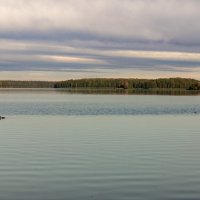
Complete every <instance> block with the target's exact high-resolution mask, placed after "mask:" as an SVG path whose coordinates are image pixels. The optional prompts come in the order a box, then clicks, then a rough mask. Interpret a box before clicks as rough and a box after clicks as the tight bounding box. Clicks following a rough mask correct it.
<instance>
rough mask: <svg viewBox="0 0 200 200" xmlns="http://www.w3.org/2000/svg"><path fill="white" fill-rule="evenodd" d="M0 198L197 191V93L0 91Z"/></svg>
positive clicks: (106, 199)
mask: <svg viewBox="0 0 200 200" xmlns="http://www.w3.org/2000/svg"><path fill="white" fill-rule="evenodd" d="M0 115H5V116H6V119H5V120H1V121H0V199H2V200H29V199H31V200H36V199H38V200H64V199H65V200H66V199H70V200H71V199H74V200H75V199H81V200H90V199H92V200H93V199H97V200H118V199H119V200H126V199H128V200H129V199H130V200H132V199H139V200H160V199H166V200H168V199H169V200H171V199H174V200H178V199H181V200H182V199H188V200H193V199H199V198H200V158H199V155H200V96H154V95H153V96H149V95H77V94H76V95H72V94H67V93H64V92H56V91H21V90H16V91H10V90H3V91H0Z"/></svg>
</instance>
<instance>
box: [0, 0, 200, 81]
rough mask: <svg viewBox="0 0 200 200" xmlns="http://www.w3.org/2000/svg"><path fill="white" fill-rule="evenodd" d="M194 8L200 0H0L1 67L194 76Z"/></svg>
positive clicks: (198, 42) (199, 15)
mask: <svg viewBox="0 0 200 200" xmlns="http://www.w3.org/2000/svg"><path fill="white" fill-rule="evenodd" d="M199 8H200V1H199V0H181V1H180V0H168V1H166V0H123V1H121V0H109V1H107V0H29V1H27V0H17V1H16V0H0V13H1V17H0V27H1V28H0V70H1V71H59V72H63V71H65V72H66V71H70V72H74V74H76V73H77V71H79V72H81V73H83V76H84V72H85V75H88V73H93V75H95V74H96V75H97V74H99V75H98V76H106V75H108V73H110V74H109V75H110V76H111V75H113V76H114V74H118V76H120V74H121V75H122V76H123V74H126V73H129V74H130V73H131V74H134V72H135V73H136V72H137V73H139V72H140V73H143V71H145V72H147V73H150V72H152V71H153V72H154V73H158V74H160V72H163V75H164V71H165V72H168V73H169V72H174V73H175V74H176V75H178V72H179V73H180V76H181V73H186V72H187V73H190V74H189V75H190V76H191V75H192V74H193V75H192V76H193V77H195V78H199V79H200V73H199V71H200V54H199V53H200V37H199V35H200V23H199V19H200V12H199ZM122 69H123V70H124V71H121V70H122ZM119 71H120V73H118V72H119ZM94 72H96V73H94ZM123 72H124V73H123ZM125 72H126V73H125ZM194 74H195V76H194ZM135 76H137V75H135ZM66 78H67V77H66Z"/></svg>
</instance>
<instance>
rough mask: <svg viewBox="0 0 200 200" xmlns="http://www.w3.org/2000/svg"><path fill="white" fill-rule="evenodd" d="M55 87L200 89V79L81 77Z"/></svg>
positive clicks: (57, 84) (56, 84)
mask: <svg viewBox="0 0 200 200" xmlns="http://www.w3.org/2000/svg"><path fill="white" fill-rule="evenodd" d="M54 87H55V88H113V89H115V88H123V89H150V88H158V89H160V88H170V89H172V88H179V89H190V90H192V89H200V81H197V80H194V79H184V78H168V79H166V78H163V79H105V78H104V79H101V78H98V79H79V80H67V81H61V82H56V83H55V85H54Z"/></svg>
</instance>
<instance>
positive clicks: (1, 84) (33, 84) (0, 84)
mask: <svg viewBox="0 0 200 200" xmlns="http://www.w3.org/2000/svg"><path fill="white" fill-rule="evenodd" d="M54 85H55V82H48V81H0V88H54Z"/></svg>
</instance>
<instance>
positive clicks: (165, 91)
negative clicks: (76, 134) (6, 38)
mask: <svg viewBox="0 0 200 200" xmlns="http://www.w3.org/2000/svg"><path fill="white" fill-rule="evenodd" d="M13 92H14V93H15V92H20V93H27V92H29V93H30V92H32V93H34V92H37V93H49V92H57V93H65V94H119V95H120V94H121V95H124V94H129V95H175V96H195V95H200V90H183V89H180V90H179V89H159V90H158V89H135V90H131V89H129V90H125V89H84V88H83V89H80V88H79V89H70V88H68V89H67V88H66V89H64V88H62V89H52V88H40V89H37V88H35V89H31V88H30V89H26V88H24V89H21V88H18V89H16V88H14V89H12V88H10V89H8V88H6V89H1V88H0V94H3V93H13Z"/></svg>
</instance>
